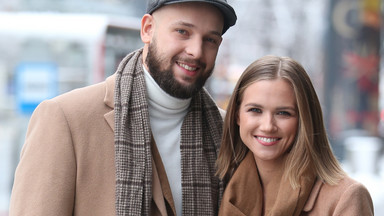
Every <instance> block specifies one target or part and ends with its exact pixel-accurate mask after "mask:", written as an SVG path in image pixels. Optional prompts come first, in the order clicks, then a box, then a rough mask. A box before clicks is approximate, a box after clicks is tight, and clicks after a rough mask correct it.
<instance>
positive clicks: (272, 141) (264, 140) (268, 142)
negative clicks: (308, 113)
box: [256, 136, 280, 146]
mask: <svg viewBox="0 0 384 216" xmlns="http://www.w3.org/2000/svg"><path fill="white" fill-rule="evenodd" d="M256 139H257V140H258V141H259V143H261V144H262V145H265V146H270V145H274V144H276V143H277V142H278V141H279V140H280V138H276V137H261V136H256Z"/></svg>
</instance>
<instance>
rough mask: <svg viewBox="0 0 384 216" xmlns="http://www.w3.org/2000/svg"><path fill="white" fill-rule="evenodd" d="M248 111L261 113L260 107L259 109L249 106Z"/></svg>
mask: <svg viewBox="0 0 384 216" xmlns="http://www.w3.org/2000/svg"><path fill="white" fill-rule="evenodd" d="M248 112H256V113H261V109H259V108H250V109H249V110H248Z"/></svg>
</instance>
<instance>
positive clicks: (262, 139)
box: [258, 137, 278, 143]
mask: <svg viewBox="0 0 384 216" xmlns="http://www.w3.org/2000/svg"><path fill="white" fill-rule="evenodd" d="M258 138H259V140H261V141H263V142H268V143H270V142H275V141H277V140H278V138H267V137H258Z"/></svg>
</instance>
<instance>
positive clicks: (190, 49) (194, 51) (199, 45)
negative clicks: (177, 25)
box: [185, 37, 203, 59]
mask: <svg viewBox="0 0 384 216" xmlns="http://www.w3.org/2000/svg"><path fill="white" fill-rule="evenodd" d="M185 52H186V53H187V54H188V55H189V56H192V57H193V58H194V59H199V58H201V57H202V55H203V40H202V39H201V38H198V37H195V38H192V39H190V40H189V41H188V42H187V45H186V48H185Z"/></svg>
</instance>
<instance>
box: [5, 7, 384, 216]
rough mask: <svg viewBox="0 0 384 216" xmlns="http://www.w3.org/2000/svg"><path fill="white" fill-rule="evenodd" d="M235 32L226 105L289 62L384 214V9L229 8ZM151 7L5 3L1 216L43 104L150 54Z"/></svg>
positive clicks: (224, 52)
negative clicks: (244, 78)
mask: <svg viewBox="0 0 384 216" xmlns="http://www.w3.org/2000/svg"><path fill="white" fill-rule="evenodd" d="M228 2H229V3H230V4H231V5H232V6H233V7H234V9H235V10H236V12H237V15H238V21H237V24H236V25H235V26H234V27H232V28H231V29H229V31H228V32H227V33H226V34H225V35H224V40H223V43H222V45H221V47H220V50H219V55H218V58H217V61H216V68H215V71H214V74H213V76H212V77H211V78H210V79H209V80H208V82H207V85H206V87H207V89H208V90H209V91H210V92H211V94H212V96H213V97H214V99H215V100H216V101H217V103H218V105H219V106H220V107H222V108H224V109H225V108H226V105H227V101H228V98H229V96H230V94H231V93H232V90H233V87H234V85H235V82H236V81H237V79H238V77H239V76H240V74H241V73H242V71H243V70H244V69H245V68H246V67H247V66H248V65H249V64H250V63H252V62H253V61H254V60H256V59H257V58H259V57H261V56H264V55H268V54H273V55H282V56H290V57H292V58H294V59H296V60H298V61H299V62H301V63H302V65H303V66H304V67H305V68H306V70H307V71H308V73H309V74H310V76H311V78H312V81H313V83H314V85H315V88H316V91H317V93H318V95H319V97H320V100H321V103H322V107H323V112H324V118H325V122H326V127H327V130H328V132H329V138H330V141H331V144H332V148H333V150H334V152H335V154H336V156H337V157H338V159H339V160H340V162H342V164H343V166H344V168H345V170H346V171H347V172H348V173H349V174H350V175H351V176H352V177H354V178H355V179H357V180H359V181H360V182H362V183H363V184H365V185H366V186H367V188H368V190H369V191H370V193H371V195H372V198H373V201H374V205H375V213H376V215H384V157H383V155H384V154H383V152H384V148H383V145H384V142H383V138H384V68H383V67H384V56H383V54H384V48H383V47H384V46H383V45H384V42H383V41H384V40H383V39H384V36H383V32H384V24H383V2H382V1H381V0H306V1H302V0H290V1H285V0H268V1H264V0H229V1H228ZM145 8H146V1H143V0H97V1H96V0H11V1H9V0H0V50H1V52H0V216H6V215H8V206H9V197H10V194H11V189H12V183H13V175H14V171H15V168H16V166H17V163H18V161H19V155H20V150H21V148H22V145H23V142H24V138H25V132H26V128H27V125H28V121H29V118H30V115H31V113H32V112H33V110H34V108H35V107H36V106H37V105H38V104H39V103H40V102H41V101H42V100H45V99H49V98H52V97H54V96H56V95H59V94H62V93H65V92H67V91H70V90H72V89H74V88H78V87H83V86H87V85H90V84H93V83H96V82H100V81H103V80H104V79H105V78H106V77H108V76H110V75H111V74H113V73H114V72H115V70H116V67H117V65H118V63H119V61H120V60H121V59H122V58H123V57H124V56H125V55H126V54H128V53H129V52H131V51H133V50H135V49H137V48H140V47H142V46H143V44H142V42H141V40H140V32H139V29H140V19H141V16H142V15H143V14H144V13H145Z"/></svg>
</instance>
